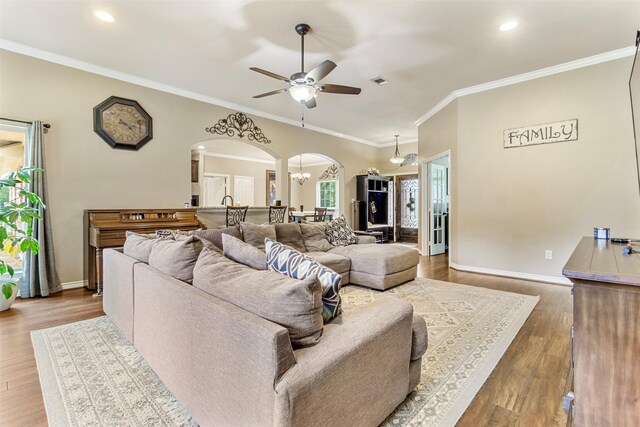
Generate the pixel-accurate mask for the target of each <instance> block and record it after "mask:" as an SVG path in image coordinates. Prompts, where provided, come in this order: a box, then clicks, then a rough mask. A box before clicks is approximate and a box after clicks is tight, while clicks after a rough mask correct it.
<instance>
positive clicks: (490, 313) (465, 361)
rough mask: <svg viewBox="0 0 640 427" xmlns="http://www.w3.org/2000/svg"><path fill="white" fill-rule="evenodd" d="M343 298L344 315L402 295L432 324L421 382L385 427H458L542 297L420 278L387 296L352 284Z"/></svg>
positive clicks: (393, 290)
mask: <svg viewBox="0 0 640 427" xmlns="http://www.w3.org/2000/svg"><path fill="white" fill-rule="evenodd" d="M340 294H341V296H342V300H343V308H344V310H345V311H347V310H348V309H349V308H350V307H354V306H358V305H362V304H367V303H369V302H371V301H374V300H376V299H378V298H390V297H391V298H393V297H396V298H398V297H399V298H402V299H403V300H405V301H408V302H410V303H411V304H412V305H413V310H414V313H415V314H418V315H420V316H422V317H424V319H425V321H426V322H427V329H428V332H429V346H428V347H427V352H426V354H425V355H424V356H423V357H422V375H421V377H420V384H419V385H418V387H416V389H415V391H414V392H412V393H411V394H409V396H407V398H406V399H405V401H404V402H403V403H402V404H401V405H400V406H398V407H397V408H396V410H395V411H394V412H393V413H392V414H391V415H390V416H389V417H388V418H387V419H386V421H385V422H384V423H383V425H385V426H438V427H440V426H454V425H455V424H456V422H457V421H458V420H459V419H460V417H461V416H462V414H463V413H464V411H465V410H466V409H467V407H468V406H469V404H470V403H471V401H472V400H473V398H474V397H475V395H476V393H477V392H478V390H480V387H482V384H484V382H485V381H486V380H487V378H488V377H489V375H490V374H491V371H493V368H495V366H496V365H497V363H498V361H499V360H500V358H501V357H502V355H503V354H504V352H505V351H506V350H507V348H508V347H509V344H511V342H512V341H513V339H514V338H515V337H516V335H517V333H518V331H519V330H520V328H521V327H522V325H523V324H524V322H525V321H526V320H527V318H528V317H529V314H531V312H532V311H533V308H534V307H535V305H536V304H537V303H538V301H539V299H540V297H538V296H529V295H522V294H515V293H511V292H503V291H496V290H492V289H486V288H480V287H475V286H466V285H460V284H457V283H450V282H441V281H437V280H430V279H421V278H417V279H416V280H414V281H412V282H409V283H406V284H404V285H402V286H398V287H396V288H392V289H390V290H388V291H385V292H379V291H373V290H371V289H366V288H361V287H355V286H347V287H345V288H344V289H342V290H341V292H340Z"/></svg>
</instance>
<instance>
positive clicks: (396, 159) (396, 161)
mask: <svg viewBox="0 0 640 427" xmlns="http://www.w3.org/2000/svg"><path fill="white" fill-rule="evenodd" d="M399 136H400V135H395V137H396V151H395V153H393V157H392V158H390V159H389V161H390V162H391V163H393V164H396V165H399V164H400V163H402V162H404V157H403V156H401V155H400V150H399V149H398V137H399Z"/></svg>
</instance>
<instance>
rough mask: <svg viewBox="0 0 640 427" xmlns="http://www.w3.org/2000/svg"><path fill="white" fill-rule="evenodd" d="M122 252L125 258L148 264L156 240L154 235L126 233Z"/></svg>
mask: <svg viewBox="0 0 640 427" xmlns="http://www.w3.org/2000/svg"><path fill="white" fill-rule="evenodd" d="M126 236H127V237H126V240H125V241H124V248H123V252H124V254H125V255H126V256H128V257H131V258H133V259H137V260H138V261H142V262H146V263H147V264H148V263H149V255H150V254H151V249H152V248H153V246H154V245H155V244H156V242H157V241H158V239H156V236H155V235H154V234H138V233H134V232H132V231H127V232H126Z"/></svg>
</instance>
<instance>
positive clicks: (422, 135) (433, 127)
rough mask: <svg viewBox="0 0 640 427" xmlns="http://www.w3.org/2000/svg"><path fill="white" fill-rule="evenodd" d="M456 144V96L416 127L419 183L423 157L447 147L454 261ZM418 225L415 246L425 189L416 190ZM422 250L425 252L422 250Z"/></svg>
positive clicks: (422, 220) (424, 207)
mask: <svg viewBox="0 0 640 427" xmlns="http://www.w3.org/2000/svg"><path fill="white" fill-rule="evenodd" d="M457 148H458V100H455V101H453V102H451V103H450V104H449V105H447V106H446V107H445V108H443V109H442V110H440V111H439V112H438V113H436V115H434V116H433V117H431V118H430V119H429V120H427V121H426V122H425V123H423V124H422V125H421V126H420V127H419V128H418V150H419V154H420V168H419V175H420V183H422V182H423V180H424V179H426V178H425V177H423V175H425V174H424V172H425V167H424V166H423V162H424V161H425V160H427V159H430V158H433V157H434V156H438V155H440V154H442V153H444V152H446V151H450V153H451V155H450V158H449V162H450V171H449V174H450V178H451V180H450V183H449V187H450V193H449V203H450V210H449V227H450V231H449V232H450V237H451V238H450V240H449V257H450V260H452V261H454V260H456V259H457V244H456V242H457V232H458V227H457V224H456V221H457V218H458V216H457V210H456V208H455V206H456V205H457V199H456V193H457V188H456V182H457V177H456V170H457V154H458V152H457ZM420 196H421V197H420V200H419V206H420V211H419V213H420V215H419V217H420V225H421V230H420V232H419V233H418V247H419V248H421V247H422V240H423V239H422V236H423V234H424V233H423V230H422V224H423V223H424V224H425V228H427V227H426V224H427V222H426V218H425V215H426V212H427V204H426V203H425V202H424V200H423V199H425V192H424V191H421V192H420ZM425 254H426V252H425Z"/></svg>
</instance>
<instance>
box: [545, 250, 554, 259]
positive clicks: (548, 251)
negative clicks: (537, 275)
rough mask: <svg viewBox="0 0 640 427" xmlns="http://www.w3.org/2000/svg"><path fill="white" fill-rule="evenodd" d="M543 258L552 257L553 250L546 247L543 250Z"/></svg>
mask: <svg viewBox="0 0 640 427" xmlns="http://www.w3.org/2000/svg"><path fill="white" fill-rule="evenodd" d="M544 259H553V251H550V250H548V249H547V250H546V251H544Z"/></svg>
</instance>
